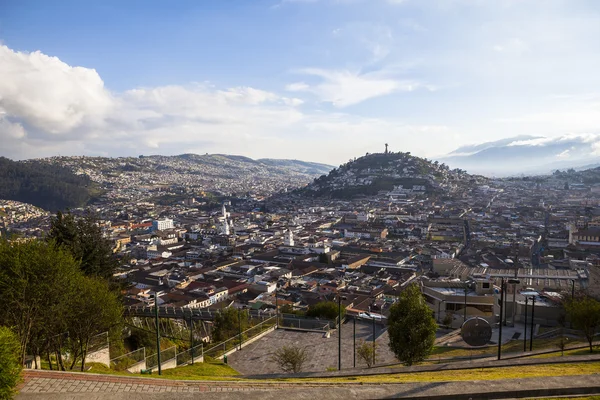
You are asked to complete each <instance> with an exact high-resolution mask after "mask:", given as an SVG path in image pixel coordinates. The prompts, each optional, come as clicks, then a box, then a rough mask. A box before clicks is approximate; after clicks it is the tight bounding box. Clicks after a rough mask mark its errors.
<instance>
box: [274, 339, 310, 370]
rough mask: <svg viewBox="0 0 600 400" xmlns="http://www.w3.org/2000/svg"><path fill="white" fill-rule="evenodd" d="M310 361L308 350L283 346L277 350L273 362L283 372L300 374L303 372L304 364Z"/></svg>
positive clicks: (293, 346)
mask: <svg viewBox="0 0 600 400" xmlns="http://www.w3.org/2000/svg"><path fill="white" fill-rule="evenodd" d="M307 359H308V354H306V349H303V348H301V347H299V346H295V345H291V346H283V347H282V348H280V349H277V350H275V353H274V354H273V356H272V357H271V360H272V361H273V362H275V363H276V364H277V366H278V367H279V368H281V370H282V371H283V372H293V373H298V372H300V371H302V367H303V366H304V363H305V362H306V360H307Z"/></svg>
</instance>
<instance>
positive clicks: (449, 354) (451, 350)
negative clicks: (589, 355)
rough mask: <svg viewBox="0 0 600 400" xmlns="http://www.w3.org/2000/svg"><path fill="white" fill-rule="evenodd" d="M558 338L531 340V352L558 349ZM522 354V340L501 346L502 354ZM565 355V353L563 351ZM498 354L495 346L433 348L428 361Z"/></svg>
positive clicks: (574, 342) (577, 342)
mask: <svg viewBox="0 0 600 400" xmlns="http://www.w3.org/2000/svg"><path fill="white" fill-rule="evenodd" d="M559 343H560V338H551V339H533V350H534V351H535V350H544V349H548V350H550V349H558V348H559V347H558V345H559ZM585 344H587V342H586V341H584V340H578V339H569V341H568V343H567V345H568V346H577V345H585ZM527 349H528V350H529V341H527ZM520 352H523V340H511V341H510V342H508V343H505V344H503V345H502V354H509V353H520ZM565 353H566V351H565ZM496 354H498V347H497V346H489V347H483V348H474V349H468V348H457V347H447V346H441V347H434V348H433V351H432V352H431V355H430V356H429V361H435V360H436V359H439V358H453V357H481V356H490V357H491V356H493V355H496Z"/></svg>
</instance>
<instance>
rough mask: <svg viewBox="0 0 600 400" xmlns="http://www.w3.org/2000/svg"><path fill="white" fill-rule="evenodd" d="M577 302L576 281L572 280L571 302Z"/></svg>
mask: <svg viewBox="0 0 600 400" xmlns="http://www.w3.org/2000/svg"><path fill="white" fill-rule="evenodd" d="M573 300H575V279H571V301H573Z"/></svg>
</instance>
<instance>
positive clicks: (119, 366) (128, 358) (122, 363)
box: [110, 347, 146, 371]
mask: <svg viewBox="0 0 600 400" xmlns="http://www.w3.org/2000/svg"><path fill="white" fill-rule="evenodd" d="M145 359H146V348H145V347H142V348H141V349H137V350H134V351H132V352H130V353H127V354H123V355H122V356H119V357H115V358H113V359H112V360H110V367H111V368H112V369H114V370H116V371H125V370H126V369H127V368H130V367H132V366H134V365H135V364H138V363H140V362H142V361H144V360H145Z"/></svg>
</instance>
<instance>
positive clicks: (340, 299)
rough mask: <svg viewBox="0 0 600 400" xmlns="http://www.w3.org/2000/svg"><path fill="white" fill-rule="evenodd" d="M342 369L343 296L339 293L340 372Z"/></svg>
mask: <svg viewBox="0 0 600 400" xmlns="http://www.w3.org/2000/svg"><path fill="white" fill-rule="evenodd" d="M341 369H342V296H341V295H340V294H339V293H338V371H341Z"/></svg>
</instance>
